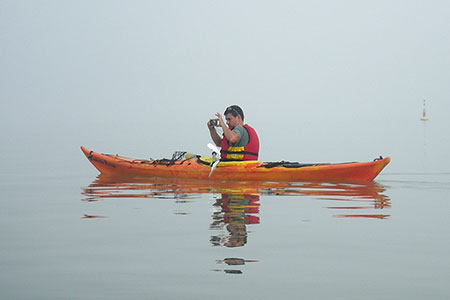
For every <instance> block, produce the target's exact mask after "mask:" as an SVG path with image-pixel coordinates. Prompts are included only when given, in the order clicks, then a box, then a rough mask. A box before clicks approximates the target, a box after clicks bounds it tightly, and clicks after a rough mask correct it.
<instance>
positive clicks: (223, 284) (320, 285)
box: [0, 121, 450, 299]
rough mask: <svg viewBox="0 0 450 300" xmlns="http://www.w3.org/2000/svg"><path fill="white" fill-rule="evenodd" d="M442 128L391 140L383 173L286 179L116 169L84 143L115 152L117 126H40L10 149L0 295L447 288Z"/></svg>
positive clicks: (0, 232)
mask: <svg viewBox="0 0 450 300" xmlns="http://www.w3.org/2000/svg"><path fill="white" fill-rule="evenodd" d="M418 122H419V121H418ZM130 126H131V125H130ZM424 126H427V128H424ZM433 126H435V125H432V123H431V121H430V123H428V124H426V125H425V124H423V123H419V124H418V125H416V126H413V129H412V130H413V131H414V130H416V131H417V134H414V135H411V136H414V137H418V139H419V141H415V138H414V141H413V140H405V141H406V142H405V144H406V145H410V144H411V143H417V144H418V145H419V146H418V147H417V148H409V150H410V151H409V152H408V151H405V149H401V148H400V149H394V148H392V152H393V153H394V154H395V153H399V152H403V153H404V155H403V156H400V155H397V157H394V156H393V157H392V163H391V164H390V165H388V166H387V168H386V169H385V170H384V171H383V172H382V173H381V175H380V176H379V177H377V178H376V180H375V181H374V182H371V183H317V182H316V183H314V182H303V183H288V184H278V183H259V184H255V183H246V182H243V183H242V182H240V183H232V182H220V183H214V182H197V181H195V180H194V181H180V180H176V179H175V180H164V179H157V178H150V179H140V180H138V179H117V178H108V177H104V176H99V174H98V172H97V170H95V169H94V168H93V167H92V166H91V165H90V163H89V162H88V161H87V160H86V158H85V157H84V156H83V155H82V153H81V151H80V150H79V146H80V144H82V143H83V141H86V142H87V143H93V144H94V143H95V142H93V141H97V144H96V145H95V146H96V147H97V148H102V147H103V148H104V149H93V150H97V151H99V152H111V153H115V149H114V148H117V149H118V148H120V147H121V145H122V144H120V143H118V142H114V140H113V139H112V138H111V139H110V138H109V137H111V136H114V135H120V134H121V132H120V130H119V131H114V133H111V132H107V131H106V130H104V128H103V127H102V126H100V125H98V126H90V125H89V126H85V125H81V124H80V126H79V127H78V129H76V130H69V129H68V128H55V127H54V126H47V125H42V124H41V125H40V126H36V127H35V128H29V129H28V130H29V133H32V134H30V135H28V141H27V145H28V146H25V145H24V144H23V143H24V142H23V141H22V140H20V139H10V140H9V142H8V143H7V144H5V145H4V147H3V150H2V151H3V154H4V155H3V157H5V158H6V160H5V161H4V167H3V168H2V171H1V173H0V176H1V181H0V182H1V183H0V189H1V200H0V267H1V268H0V269H1V271H0V291H1V292H0V295H1V298H2V299H123V298H127V299H149V298H151V299H177V298H184V299H206V298H215V299H225V298H229V297H230V296H234V297H239V298H241V297H242V298H243V297H249V298H259V299H273V298H274V297H277V296H279V295H283V297H284V298H286V299H294V298H295V299H298V298H307V299H446V298H448V295H449V294H450V288H449V286H448V278H449V275H450V271H449V270H450V268H449V266H450V259H449V256H448V253H449V251H450V242H449V238H448V237H449V228H450V226H449V225H450V221H449V218H448V213H449V196H448V195H449V192H450V172H448V171H449V170H450V169H448V168H447V167H448V159H447V157H446V156H445V155H444V152H441V151H440V150H438V149H433V147H432V146H430V145H433V144H434V142H435V140H434V139H435V138H436V137H435V136H434V135H433V134H432V133H433V128H434V127H433ZM128 129H130V128H128ZM424 130H427V132H426V134H425V135H424ZM16 131H18V132H19V133H20V130H19V129H16ZM100 132H104V135H103V136H100V137H99V135H98V134H99V133H100ZM64 133H65V134H64ZM138 138H140V136H137V137H136V140H137V139H138ZM116 143H117V144H116ZM86 146H89V145H86ZM166 148H168V149H170V147H169V146H167V145H166ZM204 148H205V151H204V153H205V152H207V149H206V146H205V147H204ZM383 148H389V145H386V144H384V145H383ZM133 149H141V150H140V151H141V154H142V155H141V156H145V154H147V152H146V150H145V151H144V149H145V146H144V144H137V145H136V144H133V145H130V147H129V148H128V149H127V150H128V152H129V153H131V154H133V151H136V153H138V152H139V150H133ZM366 150H367V152H370V149H366ZM129 153H120V154H122V155H125V156H127V155H128V154H129ZM266 153H267V152H266ZM429 153H434V155H429ZM440 153H442V155H441V154H440ZM317 154H318V155H320V156H321V157H322V158H323V160H325V159H326V158H327V155H328V154H329V152H328V150H321V151H320V152H318V153H317ZM386 154H389V153H386ZM329 155H330V156H331V154H329ZM168 156H170V153H169V151H168ZM409 159H411V161H413V160H414V159H417V161H418V162H416V163H414V164H409V163H408V160H409ZM419 161H420V162H419ZM423 163H426V165H427V166H428V167H424V164H423ZM446 163H447V164H446Z"/></svg>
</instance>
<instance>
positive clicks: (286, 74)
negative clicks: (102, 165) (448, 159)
mask: <svg viewBox="0 0 450 300" xmlns="http://www.w3.org/2000/svg"><path fill="white" fill-rule="evenodd" d="M449 16H450V2H448V1H211V0H208V1H1V2H0V38H1V55H0V66H1V71H0V76H1V78H0V91H1V92H0V93H1V94H0V99H1V100H0V108H1V110H0V118H1V121H0V122H1V123H0V124H3V126H8V127H9V128H11V129H10V130H9V131H8V132H9V134H11V130H13V132H14V131H17V132H19V133H21V134H26V133H27V132H29V130H31V131H30V132H31V133H33V132H34V133H35V132H36V131H45V130H46V129H45V128H48V127H42V130H40V129H36V128H40V126H43V125H42V124H46V126H49V124H50V125H52V126H53V125H55V127H58V128H59V129H61V130H65V131H66V132H67V135H69V137H66V139H67V140H71V141H73V143H74V145H79V144H82V143H90V144H91V145H92V144H94V145H92V146H97V144H101V146H105V145H108V148H109V145H110V147H111V149H112V151H115V150H116V149H117V151H124V150H127V151H129V152H131V150H132V149H134V150H135V148H132V149H131V148H130V149H128V148H126V147H125V146H124V145H123V143H122V144H121V143H119V142H118V140H122V141H124V139H125V141H126V142H127V143H129V144H132V143H136V141H138V140H141V139H147V140H148V142H147V144H146V147H147V148H148V149H147V150H148V151H151V150H153V151H154V152H155V153H157V154H159V153H163V152H165V153H168V152H171V151H172V150H177V149H178V148H180V147H183V146H186V147H187V148H189V149H192V150H193V151H202V150H203V149H205V146H204V145H205V144H206V143H207V142H208V141H209V134H208V132H207V129H206V121H207V119H208V118H210V117H213V116H214V113H215V112H217V111H218V112H223V111H224V109H225V108H226V106H228V105H231V104H238V105H240V106H241V107H242V108H243V109H244V112H245V114H246V121H248V123H249V124H251V125H253V126H254V127H255V128H256V129H257V131H258V133H259V134H260V137H261V140H262V149H261V151H262V154H265V156H266V157H267V158H269V159H277V158H282V157H279V156H280V155H281V156H283V158H286V157H287V158H290V159H295V158H296V156H297V157H298V156H303V157H306V158H311V159H316V157H317V156H315V155H314V154H315V153H317V151H318V148H320V149H321V151H323V149H324V148H332V150H335V151H336V150H337V149H340V148H342V147H345V145H348V143H349V142H352V139H353V137H354V136H357V137H359V140H358V143H357V144H354V145H353V146H352V147H349V149H345V151H344V150H342V151H343V152H342V153H347V154H348V156H350V157H349V158H351V157H355V156H356V154H357V153H358V155H360V156H358V157H355V158H356V159H360V158H364V157H365V156H366V154H367V155H370V156H372V155H373V154H375V153H383V154H389V153H391V154H392V153H394V154H396V152H398V151H405V150H406V149H407V148H406V147H405V148H402V149H400V150H398V149H399V147H401V145H403V144H404V143H402V142H401V141H400V140H399V136H405V135H406V136H410V135H414V134H415V133H414V132H413V131H409V130H410V129H411V126H420V125H417V124H419V123H418V119H419V118H420V114H421V109H422V101H423V99H427V105H428V112H429V116H430V119H431V120H430V122H433V123H430V124H433V126H434V132H435V133H445V132H446V131H447V130H448V128H449V121H448V111H450V101H449V100H448V99H449V97H450V85H449V84H448V83H449V82H450V18H449ZM80 124H85V125H86V124H88V125H87V126H90V128H100V129H92V130H98V131H100V130H103V129H105V128H113V129H114V130H115V131H116V134H114V132H109V133H108V137H107V138H103V140H102V139H100V140H101V143H100V142H99V139H94V138H90V137H89V136H88V135H87V134H86V135H83V133H82V132H81V131H78V130H77V128H79V126H80ZM83 128H84V127H83ZM414 128H415V129H414V130H417V128H416V127H414ZM33 130H34V131H33ZM129 131H132V132H133V134H132V135H133V136H134V137H133V138H129V136H128V134H127V133H126V132H129ZM386 131H389V134H388V135H387V137H386V139H381V138H380V136H379V135H378V134H380V133H381V134H382V135H385V136H386V134H385V132H386ZM447 135H448V134H447ZM1 137H2V138H3V140H5V139H9V141H10V142H11V141H13V140H14V139H15V138H14V137H12V136H11V135H10V136H8V133H5V132H3V133H2V135H1ZM127 137H128V138H129V140H126V138H127ZM369 137H370V138H369ZM161 138H164V139H165V140H164V143H160V142H159V143H156V141H160V140H161ZM108 139H110V140H108ZM325 140H326V141H328V142H327V144H325V143H324V141H325ZM353 142H354V141H353ZM444 142H445V143H446V144H445V145H448V144H449V141H448V138H445V141H444ZM420 143H421V142H419V144H420ZM142 145H143V144H139V145H138V146H142ZM169 145H173V146H170V147H169ZM282 145H283V146H282ZM71 146H72V145H71ZM87 146H89V145H87ZM135 147H137V146H135ZM152 147H153V149H150V148H152ZM174 148H175V149H174ZM302 148H303V149H302ZM374 148H375V149H374ZM364 149H373V151H374V152H373V153H372V152H370V153H362V152H369V151H363V150H364ZM396 149H397V150H396ZM99 150H105V151H107V150H108V149H99ZM134 150H133V151H134ZM322 153H323V152H322ZM320 157H323V158H324V160H326V159H328V158H330V159H333V158H337V159H341V158H342V159H347V156H345V155H340V156H336V157H333V155H331V154H329V155H327V156H325V155H321V156H320Z"/></svg>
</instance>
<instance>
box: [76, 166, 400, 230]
mask: <svg viewBox="0 0 450 300" xmlns="http://www.w3.org/2000/svg"><path fill="white" fill-rule="evenodd" d="M385 192H386V187H385V186H384V185H383V184H381V183H379V182H375V181H365V182H345V183H344V182H334V183H333V182H317V181H316V182H306V181H304V182H286V181H284V182H260V181H211V180H201V179H186V178H163V177H120V176H108V175H103V174H101V175H99V176H98V177H97V178H96V179H95V180H93V181H92V182H91V183H90V184H89V186H87V187H84V188H82V194H83V195H84V196H85V198H84V199H83V201H89V202H90V201H102V200H107V199H124V198H130V199H131V198H148V199H174V200H176V202H178V203H184V202H190V200H191V199H194V198H197V197H199V195H202V194H221V195H222V197H221V198H220V199H217V200H216V203H215V204H214V205H213V206H214V207H217V208H219V209H220V212H221V213H225V214H228V213H231V214H228V215H227V218H228V219H230V218H229V217H230V216H232V217H233V218H234V217H235V216H237V215H236V214H233V213H236V212H238V213H240V212H243V213H244V214H246V217H247V220H245V218H244V221H245V223H247V224H257V223H259V217H258V215H259V209H260V203H259V197H257V196H258V195H262V196H274V197H278V196H289V197H292V196H294V197H312V198H314V199H316V200H318V201H321V202H323V203H324V207H325V208H327V209H330V210H331V211H334V212H338V213H339V215H337V216H339V217H348V218H362V215H365V216H366V217H369V218H378V219H383V218H388V217H389V215H380V213H379V212H380V211H381V209H388V210H389V208H390V207H391V200H390V198H389V196H387V195H386V194H385ZM224 195H225V197H224ZM230 200H231V201H230ZM362 212H364V213H362ZM355 213H356V214H355ZM249 216H251V217H252V218H254V217H255V218H254V220H253V219H250V218H249ZM256 217H257V218H258V220H257V219H256ZM234 219H235V218H234Z"/></svg>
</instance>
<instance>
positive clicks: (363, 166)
mask: <svg viewBox="0 0 450 300" xmlns="http://www.w3.org/2000/svg"><path fill="white" fill-rule="evenodd" d="M81 150H82V151H83V153H84V154H85V155H86V157H87V158H88V160H89V161H90V162H91V163H92V164H93V165H94V167H96V168H97V169H98V170H99V171H100V172H101V173H102V174H107V175H115V176H145V177H149V176H150V177H170V178H197V179H209V180H239V181H317V180H320V181H371V180H373V179H374V178H375V177H376V176H377V175H378V174H379V173H380V172H381V171H382V170H383V168H384V167H385V166H386V165H387V164H388V163H389V162H390V158H389V157H386V158H381V157H380V158H379V159H376V160H374V161H371V162H351V163H337V164H328V163H327V164H324V163H318V164H301V163H292V162H259V161H238V162H236V161H224V162H222V161H221V162H219V163H218V164H217V166H216V167H215V169H214V170H213V171H212V172H211V170H212V163H213V159H212V158H211V157H200V156H192V155H191V156H190V157H183V158H172V159H161V160H144V159H130V158H126V157H121V156H118V155H110V154H101V153H97V152H94V151H90V150H88V149H87V148H85V147H81Z"/></svg>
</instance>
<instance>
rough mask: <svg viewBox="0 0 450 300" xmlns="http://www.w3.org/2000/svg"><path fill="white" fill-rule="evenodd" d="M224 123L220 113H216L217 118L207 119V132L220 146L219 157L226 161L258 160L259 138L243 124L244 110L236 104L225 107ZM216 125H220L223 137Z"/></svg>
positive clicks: (250, 128) (251, 129)
mask: <svg viewBox="0 0 450 300" xmlns="http://www.w3.org/2000/svg"><path fill="white" fill-rule="evenodd" d="M224 116H225V120H226V124H225V122H224V121H223V118H222V115H221V114H220V113H216V117H217V119H210V120H209V121H208V128H209V133H210V134H211V138H212V140H213V141H214V143H215V144H216V146H218V147H221V150H220V159H221V160H228V161H230V160H231V161H240V160H258V154H259V139H258V135H257V134H256V131H255V130H254V129H253V128H252V127H250V126H249V125H247V124H244V112H243V111H242V109H241V108H240V107H239V106H237V105H232V106H229V107H227V109H226V110H225V112H224ZM216 127H222V129H223V137H220V136H219V134H218V133H217V131H216Z"/></svg>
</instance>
